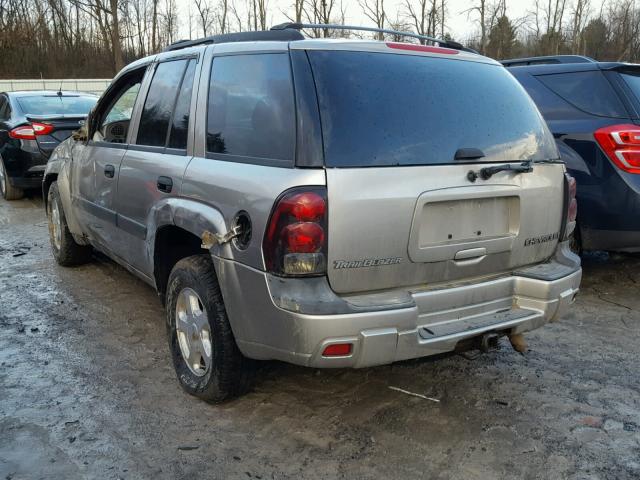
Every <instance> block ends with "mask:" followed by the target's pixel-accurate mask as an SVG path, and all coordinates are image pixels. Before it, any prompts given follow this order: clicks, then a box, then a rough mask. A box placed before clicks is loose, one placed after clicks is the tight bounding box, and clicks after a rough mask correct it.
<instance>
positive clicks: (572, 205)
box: [562, 173, 578, 240]
mask: <svg viewBox="0 0 640 480" xmlns="http://www.w3.org/2000/svg"><path fill="white" fill-rule="evenodd" d="M564 189H565V206H566V212H565V219H564V222H562V224H563V226H564V229H563V231H562V240H567V239H568V238H569V237H571V234H572V233H573V231H574V230H575V228H576V218H577V217H578V201H577V200H576V193H577V191H578V185H577V183H576V179H575V178H573V177H572V176H571V175H569V174H568V173H565V174H564Z"/></svg>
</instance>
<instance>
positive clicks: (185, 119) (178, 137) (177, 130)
mask: <svg viewBox="0 0 640 480" xmlns="http://www.w3.org/2000/svg"><path fill="white" fill-rule="evenodd" d="M195 70H196V62H195V60H190V61H189V65H188V66H187V71H186V72H185V74H184V78H183V79H182V84H181V85H180V93H179V94H178V100H177V101H176V107H175V109H174V112H173V120H172V122H171V133H170V134H169V147H170V148H182V149H186V148H187V131H188V128H189V110H190V108H191V91H192V90H193V74H194V72H195Z"/></svg>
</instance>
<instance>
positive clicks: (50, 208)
mask: <svg viewBox="0 0 640 480" xmlns="http://www.w3.org/2000/svg"><path fill="white" fill-rule="evenodd" d="M47 220H48V224H49V241H50V242H51V251H52V252H53V257H54V258H55V259H56V262H58V265H62V266H63V267H71V266H74V265H81V264H83V263H87V262H88V261H89V260H91V251H92V249H91V247H90V246H88V245H79V244H77V243H76V241H75V240H74V239H73V235H71V232H70V231H69V227H68V226H67V219H66V217H65V215H64V210H63V208H62V202H61V200H60V192H59V191H58V183H57V182H53V183H52V184H51V186H50V187H49V194H48V195H47Z"/></svg>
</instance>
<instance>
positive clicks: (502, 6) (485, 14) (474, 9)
mask: <svg viewBox="0 0 640 480" xmlns="http://www.w3.org/2000/svg"><path fill="white" fill-rule="evenodd" d="M475 1H476V3H475V4H474V5H473V6H471V7H470V8H468V9H466V10H464V12H463V13H466V14H467V16H470V15H472V14H476V15H477V18H476V20H475V22H476V23H477V25H478V26H479V27H480V42H479V45H478V47H479V50H480V53H482V54H484V53H486V51H487V42H488V41H489V38H488V34H489V32H490V31H491V29H492V28H493V27H494V26H495V24H496V23H497V21H498V19H499V18H501V17H504V16H505V15H506V14H507V3H506V0H497V1H495V2H491V1H490V0H475ZM537 1H538V0H536V2H537Z"/></svg>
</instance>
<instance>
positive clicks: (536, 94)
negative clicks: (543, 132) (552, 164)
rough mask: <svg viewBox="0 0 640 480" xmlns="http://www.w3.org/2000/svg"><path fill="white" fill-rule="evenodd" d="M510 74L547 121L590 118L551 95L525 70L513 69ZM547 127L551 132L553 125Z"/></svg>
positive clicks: (563, 100)
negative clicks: (550, 128)
mask: <svg viewBox="0 0 640 480" xmlns="http://www.w3.org/2000/svg"><path fill="white" fill-rule="evenodd" d="M511 73H512V74H513V75H514V76H515V77H516V78H517V79H518V81H519V82H520V83H521V84H522V86H523V87H524V88H525V89H526V90H527V93H528V94H529V95H530V96H531V98H532V99H533V101H534V102H535V103H536V105H537V106H538V109H539V110H540V113H542V115H543V116H544V118H545V119H546V120H547V121H552V120H566V119H567V118H573V119H577V118H590V117H589V114H588V113H586V112H583V111H582V110H579V109H578V108H576V107H575V106H573V105H572V104H570V103H569V102H567V101H566V100H565V99H563V98H562V97H560V96H558V95H556V94H555V93H553V92H552V91H551V90H549V89H548V88H547V87H545V86H544V84H543V83H541V82H540V81H538V79H537V78H536V77H534V76H532V75H530V74H529V73H528V71H527V70H526V69H525V70H521V69H514V70H511ZM549 126H550V127H552V130H553V125H552V124H550V125H549Z"/></svg>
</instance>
